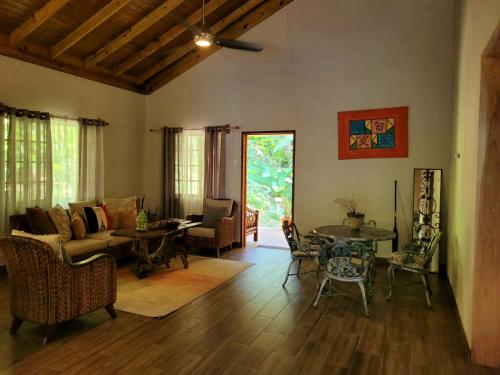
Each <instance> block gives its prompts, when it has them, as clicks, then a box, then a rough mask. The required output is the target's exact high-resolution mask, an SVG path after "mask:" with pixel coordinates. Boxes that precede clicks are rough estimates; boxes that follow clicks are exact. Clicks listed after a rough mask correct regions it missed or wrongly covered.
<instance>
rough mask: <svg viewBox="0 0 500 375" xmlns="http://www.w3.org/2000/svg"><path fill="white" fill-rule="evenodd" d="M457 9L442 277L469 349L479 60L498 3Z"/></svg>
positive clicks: (475, 2)
mask: <svg viewBox="0 0 500 375" xmlns="http://www.w3.org/2000/svg"><path fill="white" fill-rule="evenodd" d="M458 9H459V12H458V17H457V34H456V36H457V37H456V44H457V54H456V55H457V56H456V57H457V67H456V93H455V106H454V107H455V110H454V127H453V149H452V155H453V157H452V165H451V166H452V175H451V180H450V186H451V189H450V216H449V225H448V226H449V241H448V264H447V271H448V277H449V280H450V283H451V286H452V288H453V292H454V294H455V299H456V302H457V306H458V310H459V313H460V317H461V319H462V324H463V327H464V330H465V333H466V336H467V340H468V341H469V345H470V342H471V330H472V293H473V287H474V252H475V249H476V238H475V236H476V230H477V198H478V186H479V179H480V177H481V170H482V163H481V160H480V159H481V158H480V156H481V155H482V153H483V151H482V150H481V149H480V148H479V147H478V145H479V144H480V132H479V130H480V125H481V124H480V121H481V119H480V112H481V111H480V105H481V103H480V97H481V54H482V53H483V52H484V50H485V48H486V45H487V43H488V41H489V40H490V38H491V36H492V34H493V32H494V31H495V29H496V27H497V25H498V23H499V21H500V1H498V0H462V1H460V4H459V8H458ZM458 155H460V156H458Z"/></svg>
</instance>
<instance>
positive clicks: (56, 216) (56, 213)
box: [49, 204, 73, 242]
mask: <svg viewBox="0 0 500 375" xmlns="http://www.w3.org/2000/svg"><path fill="white" fill-rule="evenodd" d="M49 217H50V219H51V220H52V222H53V223H54V225H55V227H56V230H57V233H59V237H61V241H63V242H64V241H69V240H71V237H73V232H72V230H71V220H70V218H69V216H68V213H67V212H66V210H65V209H64V208H63V207H62V206H60V205H58V204H56V205H55V206H54V207H51V208H49Z"/></svg>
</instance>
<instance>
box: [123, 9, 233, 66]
mask: <svg viewBox="0 0 500 375" xmlns="http://www.w3.org/2000/svg"><path fill="white" fill-rule="evenodd" d="M228 1H229V0H212V1H210V2H209V3H208V4H206V6H205V15H209V14H210V13H212V12H213V11H215V10H216V9H217V8H219V7H220V6H221V5H223V4H225V3H227V2H228ZM202 17H203V8H199V9H198V10H196V11H195V12H194V13H192V14H191V15H190V16H189V17H188V18H187V19H186V21H187V22H188V23H190V24H192V25H195V24H197V23H198V22H200V21H201V19H202ZM185 31H186V28H185V27H184V26H181V25H176V26H174V27H172V28H171V29H170V30H168V31H167V32H165V33H164V34H162V35H160V36H159V37H158V38H157V39H156V40H154V41H152V42H151V43H149V44H148V45H147V46H146V47H144V48H143V49H142V50H141V51H139V52H137V53H136V54H134V55H133V56H131V57H130V58H128V59H127V60H125V61H124V62H122V63H120V64H119V65H117V66H116V68H115V69H114V72H115V76H119V75H121V74H123V73H125V72H126V71H127V70H129V69H131V68H133V67H134V66H135V65H137V64H138V63H140V62H141V61H142V60H144V59H145V58H146V57H148V56H150V55H152V54H153V53H155V52H156V51H158V50H159V49H160V48H161V47H163V46H165V45H167V44H168V43H170V42H171V41H172V40H174V39H175V38H177V37H178V36H179V35H181V34H182V33H184V32H185Z"/></svg>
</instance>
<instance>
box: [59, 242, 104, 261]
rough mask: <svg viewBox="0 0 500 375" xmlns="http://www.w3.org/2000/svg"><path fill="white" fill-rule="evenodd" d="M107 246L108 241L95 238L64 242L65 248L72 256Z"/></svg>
mask: <svg viewBox="0 0 500 375" xmlns="http://www.w3.org/2000/svg"><path fill="white" fill-rule="evenodd" d="M107 247H108V243H107V242H106V241H103V240H96V239H93V238H86V239H84V240H71V241H66V242H63V248H64V249H65V250H66V252H67V253H68V254H69V255H70V256H72V257H74V256H77V255H81V254H85V253H90V252H93V251H98V250H106V249H107Z"/></svg>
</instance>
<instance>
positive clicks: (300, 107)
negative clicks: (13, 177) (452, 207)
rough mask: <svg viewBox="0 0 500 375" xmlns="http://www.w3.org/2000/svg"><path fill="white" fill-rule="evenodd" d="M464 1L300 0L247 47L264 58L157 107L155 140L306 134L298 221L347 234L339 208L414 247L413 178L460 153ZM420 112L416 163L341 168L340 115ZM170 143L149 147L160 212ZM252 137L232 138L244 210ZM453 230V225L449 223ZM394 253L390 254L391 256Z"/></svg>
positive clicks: (194, 83)
mask: <svg viewBox="0 0 500 375" xmlns="http://www.w3.org/2000/svg"><path fill="white" fill-rule="evenodd" d="M453 5H454V1H453V0H440V1H433V0H419V1H412V0H377V1H370V0H353V1H331V0H295V1H294V2H293V3H292V4H291V5H289V6H287V7H286V8H285V9H283V10H282V11H280V12H279V13H277V14H275V15H273V16H272V17H270V18H269V19H267V20H266V21H264V22H263V23H262V24H260V25H259V26H257V27H256V28H255V29H253V30H251V31H249V32H248V33H247V34H245V35H244V37H243V38H242V39H246V40H250V41H256V42H261V43H263V44H264V46H265V50H264V52H262V53H260V54H249V53H244V52H238V51H232V50H223V51H220V52H218V53H216V54H215V55H213V56H212V57H210V58H208V59H207V60H205V61H204V62H202V63H200V64H199V65H197V66H196V67H194V68H193V69H191V70H190V71H188V72H187V73H185V74H183V75H182V76H180V77H179V78H177V79H176V80H174V81H172V82H171V83H170V84H168V85H167V86H165V87H163V88H161V89H160V90H158V91H157V92H155V93H153V94H152V95H150V96H149V97H148V98H147V101H146V119H147V120H146V128H152V127H159V126H164V125H171V126H172V125H175V126H183V127H192V126H206V125H210V124H223V123H230V124H232V125H239V126H240V127H241V128H242V130H243V131H252V130H288V129H295V130H296V134H297V135H296V137H297V139H296V141H297V143H296V190H295V192H296V197H295V204H296V207H295V215H296V221H297V223H298V225H299V226H300V228H301V229H302V231H308V230H309V229H312V228H314V227H317V226H319V225H324V224H330V223H339V222H341V220H342V218H343V217H344V213H343V212H341V211H340V209H339V208H338V207H337V206H336V205H335V204H334V199H335V198H337V197H350V196H351V194H353V195H354V198H355V199H356V200H358V201H359V207H360V209H361V210H362V211H364V212H366V214H367V217H368V218H373V219H375V220H376V221H377V223H378V225H379V226H380V227H383V228H392V226H393V224H392V206H393V203H392V202H393V200H392V199H393V198H392V197H393V181H394V179H397V180H398V181H399V184H400V191H401V195H400V202H399V203H400V207H401V211H400V216H399V226H400V233H401V236H402V240H403V241H406V240H407V239H408V238H409V236H410V223H411V210H412V180H413V168H416V167H425V168H443V169H444V182H445V186H444V197H447V196H448V191H447V188H448V187H447V184H446V182H447V181H448V176H449V164H450V157H449V155H450V152H451V151H450V150H451V142H450V135H451V120H452V119H451V113H452V76H453V74H452V66H453V63H452V58H453V54H452V51H453V37H452V36H453V13H454V7H453ZM394 106H409V108H410V114H409V158H407V159H365V160H348V161H339V160H338V156H337V113H338V112H339V111H344V110H356V109H368V108H384V107H394ZM160 138H161V135H160V133H147V135H146V144H147V147H146V159H145V162H146V165H147V166H148V167H147V168H145V186H144V190H145V192H146V193H147V194H148V197H149V204H150V205H153V206H154V205H155V204H157V205H159V202H160V195H161V194H160V193H161V190H160V186H161V181H160V174H159V171H160V166H161V139H160ZM240 154H241V134H240V132H237V131H233V132H231V134H230V135H229V142H228V154H227V157H228V164H227V185H228V186H227V195H228V196H229V197H231V198H234V199H237V200H239V199H240V163H241V156H240ZM444 224H446V223H444ZM388 252H389V244H385V245H384V246H382V253H383V254H388Z"/></svg>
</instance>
